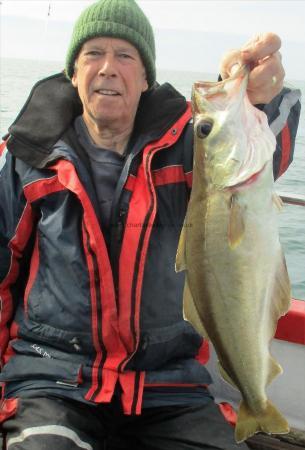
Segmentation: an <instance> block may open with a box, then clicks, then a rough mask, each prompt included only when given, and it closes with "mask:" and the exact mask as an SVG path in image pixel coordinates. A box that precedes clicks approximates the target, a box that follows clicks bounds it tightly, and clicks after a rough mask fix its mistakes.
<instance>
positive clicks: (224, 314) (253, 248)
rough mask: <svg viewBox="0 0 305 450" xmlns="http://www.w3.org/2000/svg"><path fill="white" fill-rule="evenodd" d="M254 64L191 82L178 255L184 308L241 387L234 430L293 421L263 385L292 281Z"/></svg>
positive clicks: (275, 368)
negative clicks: (254, 98) (189, 178)
mask: <svg viewBox="0 0 305 450" xmlns="http://www.w3.org/2000/svg"><path fill="white" fill-rule="evenodd" d="M248 79H249V68H248V67H247V66H243V67H240V68H239V69H238V70H237V71H236V72H235V74H234V75H232V76H231V77H230V78H228V79H225V80H223V81H219V82H200V81H199V82H195V83H194V85H193V90H192V100H191V103H192V111H193V127H194V162H193V183H192V190H191V194H190V199H189V203H188V207H187V211H186V216H185V221H184V224H183V227H182V231H181V235H180V240H179V245H178V249H177V255H176V267H175V268H176V271H177V272H180V271H185V285H184V293H183V310H184V317H185V319H186V320H187V321H189V322H190V323H191V324H192V325H193V326H194V328H195V329H196V330H197V331H198V332H199V333H200V334H201V335H202V336H204V337H206V338H207V339H208V340H210V341H211V342H212V344H213V346H214V348H215V351H216V354H217V358H218V365H219V371H220V374H221V376H222V377H223V378H224V380H225V381H227V382H228V383H230V384H231V385H232V386H233V387H235V388H237V389H238V390H239V391H240V393H241V402H240V405H239V409H238V412H237V423H236V427H235V440H236V441H237V442H242V441H244V440H246V439H247V438H249V437H250V436H252V435H254V434H255V433H257V432H265V433H268V434H273V433H276V434H284V433H288V432H289V425H288V422H287V420H286V419H285V418H284V416H283V415H282V413H281V412H280V411H279V410H278V409H277V407H276V406H275V405H273V404H272V402H271V401H270V400H269V399H268V397H267V394H266V387H267V386H268V385H269V384H270V383H271V381H272V380H273V379H274V378H275V377H276V376H277V375H279V374H280V373H282V368H281V366H280V365H279V363H278V362H277V361H276V360H275V359H274V357H273V356H272V355H271V354H270V342H271V340H272V338H273V337H274V334H275V331H276V327H277V322H278V319H279V318H280V317H281V316H282V315H285V314H286V313H287V311H288V310H289V306H290V301H291V300H290V299H291V288H290V281H289V276H288V272H287V267H286V262H285V257H284V254H283V250H282V247H281V243H280V239H279V231H278V215H279V211H280V210H281V207H282V204H281V200H280V198H279V197H278V196H277V194H276V193H275V190H274V177H273V153H274V151H275V148H276V140H275V136H274V134H273V133H272V131H271V130H270V128H269V125H268V120H267V116H266V114H265V113H264V112H263V111H261V110H259V109H258V108H256V107H255V106H253V105H252V104H251V103H250V101H249V99H248V96H247V85H248Z"/></svg>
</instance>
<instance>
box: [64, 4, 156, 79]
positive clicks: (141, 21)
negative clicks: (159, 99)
mask: <svg viewBox="0 0 305 450" xmlns="http://www.w3.org/2000/svg"><path fill="white" fill-rule="evenodd" d="M99 36H101V37H102V36H109V37H115V38H119V39H124V40H126V41H128V42H130V43H131V44H132V45H134V46H135V47H136V49H137V50H138V52H139V54H140V56H141V58H142V61H143V64H144V67H145V69H146V76H147V83H148V85H149V87H151V86H152V85H153V84H154V82H155V79H156V67H155V58H156V56H155V40H154V34H153V30H152V27H151V25H150V23H149V21H148V19H147V17H146V16H145V14H144V13H143V11H142V10H141V9H140V8H139V6H138V5H137V3H136V2H135V0H99V1H97V2H96V3H94V4H92V5H90V6H89V7H88V8H86V9H85V10H84V11H83V12H82V13H81V15H80V16H79V18H78V20H77V21H76V23H75V25H74V30H73V33H72V38H71V42H70V46H69V49H68V52H67V57H66V74H67V76H68V77H69V78H72V76H73V73H74V62H75V59H76V58H77V55H78V53H79V51H80V49H81V47H82V45H83V44H84V42H86V41H88V40H89V39H92V38H95V37H99Z"/></svg>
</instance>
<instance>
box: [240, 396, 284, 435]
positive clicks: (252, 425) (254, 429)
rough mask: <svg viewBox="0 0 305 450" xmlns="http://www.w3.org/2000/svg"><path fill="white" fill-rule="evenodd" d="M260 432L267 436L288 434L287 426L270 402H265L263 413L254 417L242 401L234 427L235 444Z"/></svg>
mask: <svg viewBox="0 0 305 450" xmlns="http://www.w3.org/2000/svg"><path fill="white" fill-rule="evenodd" d="M260 431H261V432H264V433H268V434H285V433H289V425H288V422H287V420H286V419H285V418H284V417H283V416H282V414H281V413H280V412H279V411H278V410H277V408H276V407H275V406H274V405H273V404H272V403H271V402H270V401H267V404H266V408H265V409H264V411H262V412H261V413H258V414H256V415H255V414H254V413H253V412H252V411H251V410H250V409H249V408H248V407H247V406H246V404H245V402H243V401H242V402H241V404H240V407H239V411H238V416H237V424H236V427H235V439H236V442H242V441H244V440H245V439H247V438H249V437H250V436H253V435H254V434H255V433H258V432H260Z"/></svg>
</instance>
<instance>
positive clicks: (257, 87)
mask: <svg viewBox="0 0 305 450" xmlns="http://www.w3.org/2000/svg"><path fill="white" fill-rule="evenodd" d="M284 78H285V71H284V68H283V66H282V57H281V54H280V52H276V53H274V54H273V55H271V56H269V57H266V58H265V59H263V60H259V61H258V62H257V65H255V66H254V67H253V68H252V70H251V71H250V74H249V81H248V88H247V92H248V97H249V99H250V101H251V102H252V103H253V104H258V103H269V102H270V101H271V100H272V99H273V98H274V97H275V96H276V95H277V94H279V92H280V91H281V90H282V88H283V83H284Z"/></svg>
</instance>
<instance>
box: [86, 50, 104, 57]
mask: <svg viewBox="0 0 305 450" xmlns="http://www.w3.org/2000/svg"><path fill="white" fill-rule="evenodd" d="M100 54H101V53H100V52H98V51H97V50H90V51H89V52H87V53H86V56H99V55H100Z"/></svg>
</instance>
